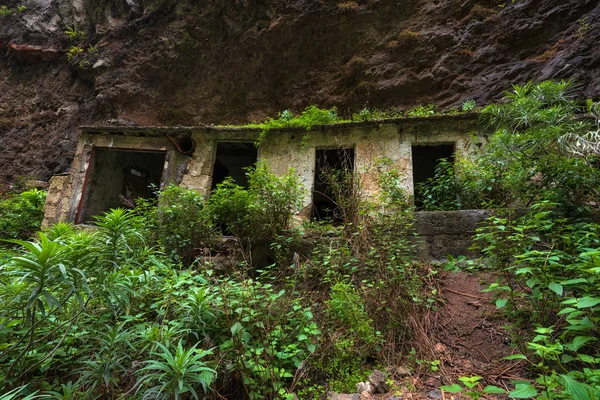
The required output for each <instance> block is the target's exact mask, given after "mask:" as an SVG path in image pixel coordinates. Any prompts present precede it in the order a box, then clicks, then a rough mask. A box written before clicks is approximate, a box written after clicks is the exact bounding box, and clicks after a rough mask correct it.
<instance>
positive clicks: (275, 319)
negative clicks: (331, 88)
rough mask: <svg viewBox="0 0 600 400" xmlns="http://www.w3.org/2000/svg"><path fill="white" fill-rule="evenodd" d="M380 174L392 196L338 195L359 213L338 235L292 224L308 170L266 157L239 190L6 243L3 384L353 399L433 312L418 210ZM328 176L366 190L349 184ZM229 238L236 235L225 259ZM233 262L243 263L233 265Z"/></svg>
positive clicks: (139, 393) (51, 389) (110, 395)
mask: <svg viewBox="0 0 600 400" xmlns="http://www.w3.org/2000/svg"><path fill="white" fill-rule="evenodd" d="M384 164H385V163H382V164H381V168H380V178H381V181H382V184H384V185H387V187H388V188H389V190H388V191H386V192H385V193H386V195H385V196H386V197H385V198H384V199H382V202H381V203H378V204H370V203H367V202H356V201H346V200H343V199H338V200H339V203H340V205H342V206H344V207H350V203H352V205H353V208H347V209H346V212H345V215H347V217H348V218H349V220H348V221H347V222H348V223H347V224H345V225H342V226H339V227H334V226H331V225H327V224H318V225H314V226H308V225H307V226H305V227H302V228H300V227H296V226H293V225H292V224H291V220H292V216H293V213H294V212H295V211H297V208H298V206H299V200H300V198H301V196H302V192H301V191H300V190H298V189H297V188H298V184H297V178H296V176H295V175H294V174H293V172H290V173H289V174H288V175H286V176H283V177H276V176H274V175H273V174H272V173H270V172H269V170H268V168H267V167H266V166H265V165H263V164H260V163H259V165H257V167H256V168H255V169H254V170H252V171H250V172H249V187H248V188H247V189H245V188H242V187H239V186H237V185H235V184H234V183H233V182H231V181H228V180H227V181H225V182H224V183H222V184H220V185H219V186H218V187H217V189H216V190H215V191H214V193H213V194H212V196H211V197H210V199H209V200H208V201H204V200H203V199H202V198H201V197H199V196H198V195H197V193H195V192H193V191H189V190H185V189H182V188H179V187H176V186H171V187H168V188H166V189H165V190H164V191H163V192H161V193H160V194H159V205H158V206H156V205H154V204H152V203H151V202H150V201H148V200H140V201H139V202H138V206H137V207H136V208H135V209H133V210H123V209H116V210H112V211H110V212H108V213H106V214H105V215H103V216H99V217H98V218H97V221H96V223H95V227H94V229H91V230H83V231H82V230H79V229H76V228H75V227H73V226H71V225H68V224H57V225H55V226H53V227H51V228H49V229H47V230H46V231H44V232H41V233H39V234H37V235H36V237H35V238H34V239H31V240H9V241H7V242H5V246H6V247H5V250H4V251H3V256H2V266H1V267H0V285H1V286H2V290H1V291H0V304H2V308H1V310H0V366H1V368H0V371H1V374H2V376H1V379H0V381H1V382H2V383H1V385H2V386H1V387H2V390H3V391H4V392H7V393H13V394H14V393H15V392H9V390H20V392H19V394H18V395H17V396H23V395H26V394H28V393H36V392H37V393H42V394H43V395H44V396H49V397H51V398H57V399H75V398H76V399H80V398H90V399H92V398H102V399H120V398H145V399H157V398H165V399H167V398H168V399H172V398H182V399H185V398H205V397H208V398H217V397H219V396H224V397H225V398H251V399H268V398H287V397H289V396H291V393H292V392H296V393H297V394H298V396H300V398H319V397H320V396H321V395H322V394H324V393H325V392H326V391H327V389H335V390H351V389H352V388H353V386H354V385H355V383H356V381H357V379H359V378H360V377H361V376H362V374H365V373H368V371H367V370H366V368H368V367H367V365H376V364H384V363H389V362H392V361H393V360H394V359H395V358H397V357H400V356H401V354H402V352H403V351H406V350H407V349H406V347H407V346H409V344H410V328H409V322H408V318H407V316H408V315H409V314H410V313H412V312H414V310H415V309H417V308H418V307H426V306H430V302H428V298H427V297H426V296H425V295H424V292H423V283H422V281H421V280H420V279H418V276H419V275H418V274H415V273H414V271H416V270H417V269H419V268H420V266H418V265H415V264H413V263H412V260H413V258H414V254H413V253H414V251H413V245H412V242H411V241H410V237H411V235H412V213H411V211H410V207H408V205H407V202H406V199H405V196H404V195H403V194H402V192H401V191H400V190H399V188H398V187H397V185H396V178H397V175H396V174H395V173H394V171H393V170H388V169H386V168H384ZM332 179H334V180H335V181H336V182H337V183H338V184H339V185H346V187H348V188H350V187H354V188H355V189H356V190H358V187H359V186H354V185H359V182H357V181H356V180H355V178H354V177H353V176H352V175H351V174H346V175H344V176H339V175H336V176H335V177H333V178H332ZM343 192H345V193H349V191H348V190H346V191H343ZM340 193H341V192H340ZM28 196H29V194H28V193H24V194H21V195H20V196H17V197H15V198H14V199H19V200H11V201H14V202H15V203H11V204H20V201H21V199H26V198H28ZM11 209H13V211H14V212H17V211H18V210H17V208H16V207H12V206H11ZM38 210H39V205H38ZM350 214H352V215H351V216H350ZM23 217H24V218H26V219H28V220H29V222H30V223H39V218H37V217H36V216H34V215H28V214H24V215H23ZM350 218H351V220H350ZM26 226H28V225H27V224H26ZM222 232H225V233H228V234H235V235H236V237H237V239H236V242H235V244H234V245H231V246H230V248H228V249H223V248H221V247H220V246H222V245H221V240H220V236H221V234H222ZM30 233H31V232H29V231H21V232H20V233H19V235H21V236H27V235H28V234H30ZM309 236H310V240H309V239H308V237H309ZM307 242H310V246H309V247H307V246H306V243H307ZM311 249H312V250H311ZM223 254H227V256H224V255H223ZM257 254H263V255H264V254H266V257H262V258H260V257H257ZM223 258H225V259H227V258H230V259H235V262H232V263H230V264H228V267H227V268H225V269H224V268H223V267H222V265H223V264H222V263H220V261H219V260H222V259H223ZM265 260H267V261H268V262H265ZM406 274H408V275H410V276H413V277H414V279H412V280H408V281H407V280H406V279H405V275H406ZM19 388H21V389H19ZM6 396H12V394H10V395H9V394H7V395H6ZM7 398H9V397H7Z"/></svg>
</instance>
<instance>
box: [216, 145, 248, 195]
mask: <svg viewBox="0 0 600 400" xmlns="http://www.w3.org/2000/svg"><path fill="white" fill-rule="evenodd" d="M257 159H258V151H257V149H256V146H254V143H248V142H218V143H217V152H216V155H215V165H214V167H213V177H212V188H211V189H215V188H216V187H217V185H218V184H219V183H221V182H223V181H224V180H225V178H227V177H228V176H230V177H231V178H232V179H233V181H234V182H235V183H237V184H238V185H240V186H243V187H247V186H248V177H247V176H246V170H247V169H248V168H250V167H253V166H254V164H255V163H256V160H257Z"/></svg>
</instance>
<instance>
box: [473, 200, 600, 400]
mask: <svg viewBox="0 0 600 400" xmlns="http://www.w3.org/2000/svg"><path fill="white" fill-rule="evenodd" d="M559 210H560V209H559V208H557V207H556V205H555V204H551V203H549V202H544V203H539V204H536V205H534V206H533V207H532V208H531V210H530V211H529V212H527V213H525V214H524V215H522V216H514V215H513V216H512V217H511V216H506V217H499V216H494V217H491V218H490V219H488V221H487V224H485V225H484V226H482V227H480V228H478V230H477V234H476V236H475V238H476V240H477V241H478V242H479V243H480V246H481V248H482V252H483V253H484V254H485V256H486V258H487V259H488V262H490V263H491V265H493V266H494V267H495V268H497V269H498V270H500V271H501V272H502V274H503V279H502V280H501V281H498V282H496V283H493V284H491V285H490V286H489V288H488V289H487V291H491V292H494V293H495V294H496V306H497V307H498V308H500V309H503V310H504V311H505V312H506V313H507V314H508V315H509V316H510V317H511V319H512V320H513V321H515V322H514V325H516V326H520V327H521V328H522V329H527V331H526V333H525V335H526V337H525V338H524V342H526V343H525V344H522V342H521V341H519V343H521V346H520V350H521V351H522V353H524V354H516V355H513V356H511V357H509V359H524V360H529V361H530V362H531V368H532V369H533V370H534V371H535V372H537V373H539V376H538V378H537V379H536V382H537V384H538V385H539V386H538V387H541V388H542V390H543V391H544V392H545V393H544V394H543V395H542V396H544V397H543V398H549V399H550V398H577V399H579V398H595V397H597V396H598V395H599V394H600V390H599V388H598V379H599V378H600V374H599V373H598V369H597V367H598V358H597V349H598V347H597V344H598V337H599V334H600V331H599V329H598V326H597V324H596V323H594V322H593V321H597V320H598V319H599V318H600V315H599V313H600V309H599V308H598V307H597V305H598V304H600V285H599V284H598V283H599V281H598V277H597V270H598V267H597V265H599V263H600V252H598V251H597V250H596V249H597V248H598V245H599V244H600V226H598V225H597V224H594V223H590V222H582V221H576V220H570V219H567V218H564V217H563V216H562V215H561V214H560V213H558V212H557V211H559ZM521 332H522V331H521ZM522 389H523V390H524V389H525V387H522ZM527 390H529V391H530V392H532V393H531V394H530V396H529V397H531V396H535V395H537V389H536V388H535V387H534V386H532V385H528V386H527ZM511 395H514V392H513V393H511Z"/></svg>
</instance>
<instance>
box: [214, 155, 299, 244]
mask: <svg viewBox="0 0 600 400" xmlns="http://www.w3.org/2000/svg"><path fill="white" fill-rule="evenodd" d="M248 186H249V187H248V189H244V188H242V187H241V186H238V185H236V184H234V183H233V182H232V181H231V180H225V182H223V183H222V184H220V185H218V186H217V189H216V190H215V191H214V192H213V193H212V194H211V197H210V199H209V202H208V206H207V207H208V212H209V214H210V215H211V216H212V218H213V220H214V221H215V224H217V225H220V226H222V227H224V230H225V232H228V233H231V234H234V235H236V236H238V237H239V238H240V240H241V242H242V245H243V247H244V248H245V249H246V250H247V251H249V250H250V249H251V247H252V246H254V245H260V244H262V245H266V246H267V247H268V245H270V244H271V243H274V242H276V241H277V239H278V238H279V237H280V236H282V235H285V234H286V233H287V232H288V231H289V229H290V228H291V222H292V217H293V215H294V213H295V212H296V211H298V210H299V207H300V202H301V199H302V195H303V189H302V186H301V185H300V184H299V181H298V177H297V176H296V175H295V174H294V172H293V170H290V171H289V172H288V173H287V174H286V175H284V176H281V177H279V176H276V175H275V174H273V173H272V172H270V170H269V168H268V166H267V165H266V164H265V163H261V162H259V163H257V165H256V167H255V168H254V169H252V170H250V171H249V172H248Z"/></svg>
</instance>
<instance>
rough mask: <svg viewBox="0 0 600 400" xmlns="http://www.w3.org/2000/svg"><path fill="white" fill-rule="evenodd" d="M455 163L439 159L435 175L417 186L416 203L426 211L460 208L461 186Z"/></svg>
mask: <svg viewBox="0 0 600 400" xmlns="http://www.w3.org/2000/svg"><path fill="white" fill-rule="evenodd" d="M454 168H455V167H454V163H453V162H452V161H450V160H448V159H446V158H441V159H439V160H438V162H437V165H436V166H435V172H434V176H433V177H432V178H428V179H427V180H426V181H425V182H421V183H419V184H417V185H416V187H415V205H416V206H417V208H418V209H422V210H425V211H436V210H457V209H458V208H460V202H459V198H460V194H461V186H460V184H459V182H458V181H457V180H456V174H455V172H454Z"/></svg>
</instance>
